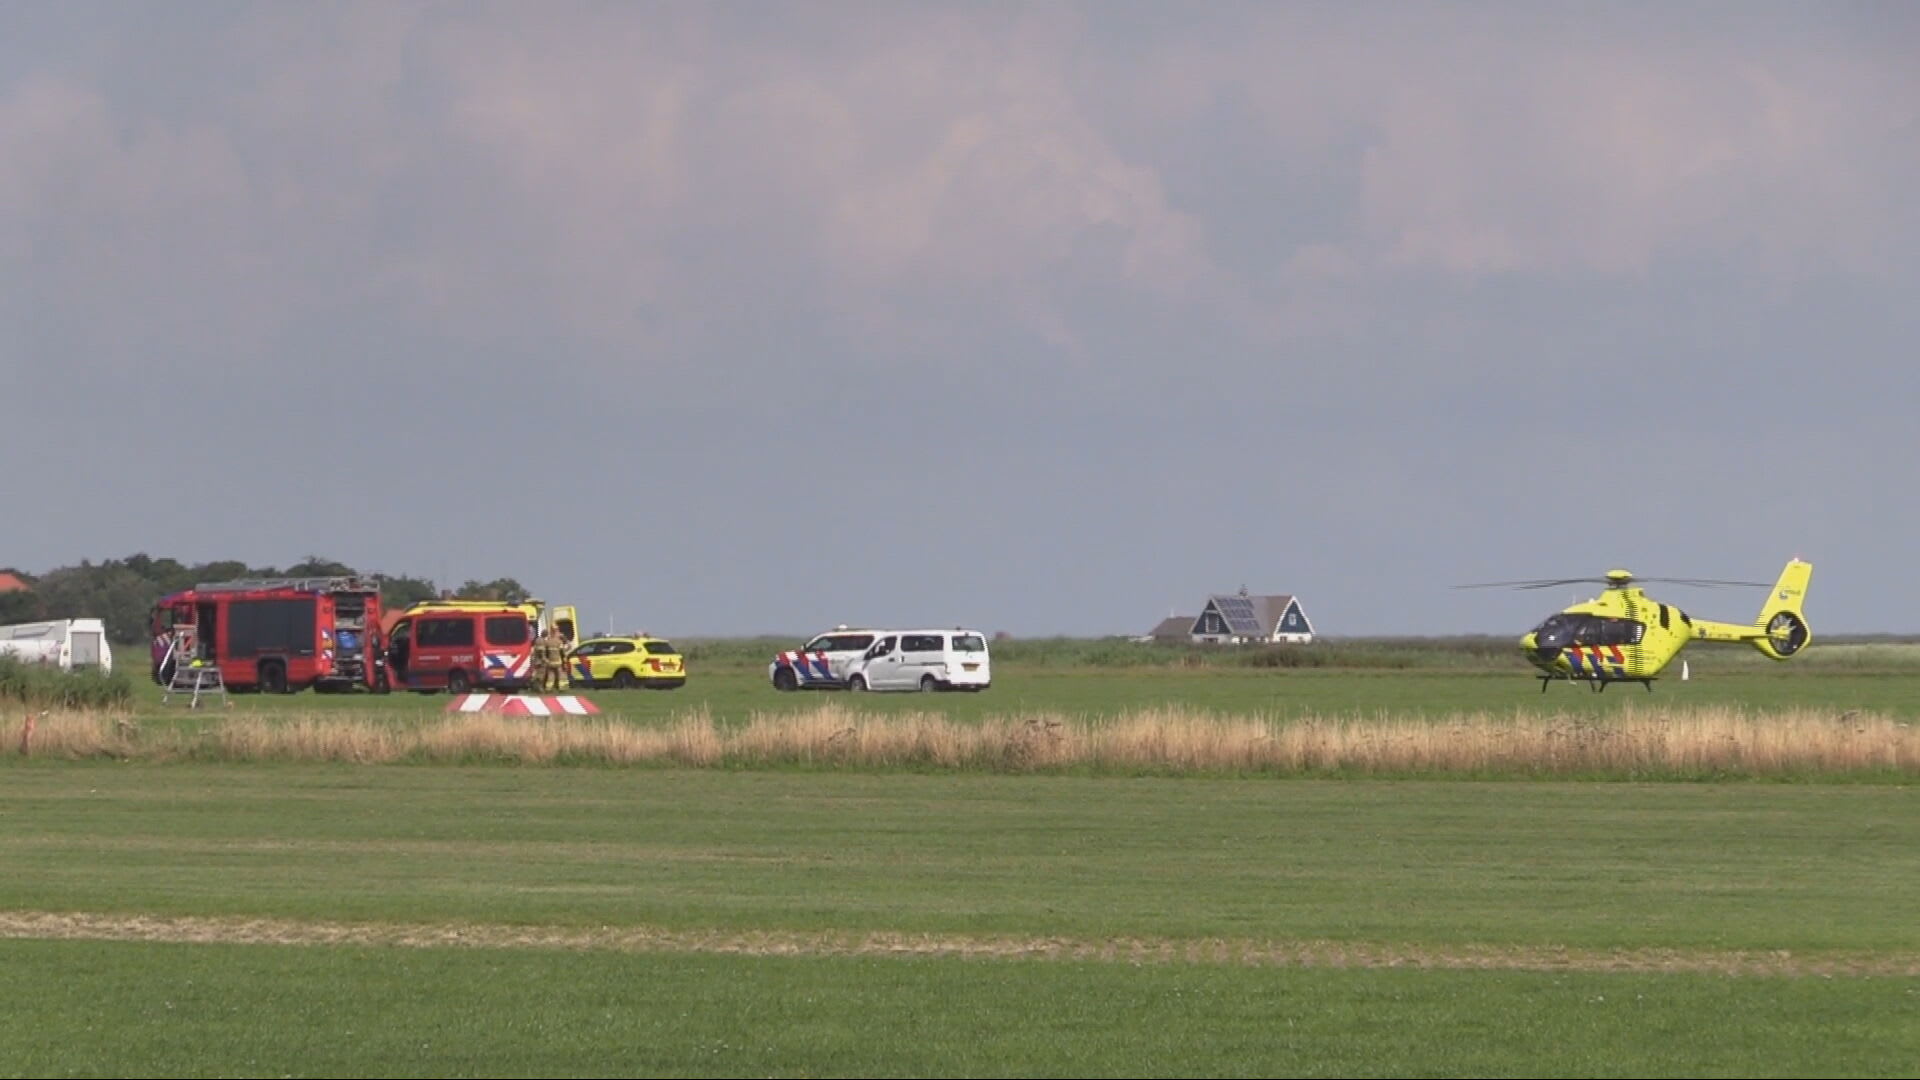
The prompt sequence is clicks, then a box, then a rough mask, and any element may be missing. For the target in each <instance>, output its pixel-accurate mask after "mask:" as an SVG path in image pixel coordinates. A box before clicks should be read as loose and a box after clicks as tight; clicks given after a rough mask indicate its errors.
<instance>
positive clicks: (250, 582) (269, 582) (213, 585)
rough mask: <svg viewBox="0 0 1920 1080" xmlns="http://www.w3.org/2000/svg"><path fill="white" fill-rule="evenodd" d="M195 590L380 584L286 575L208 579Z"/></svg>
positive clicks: (359, 588) (364, 588)
mask: <svg viewBox="0 0 1920 1080" xmlns="http://www.w3.org/2000/svg"><path fill="white" fill-rule="evenodd" d="M193 588H194V591H195V592H242V591H252V590H255V589H292V590H295V591H296V592H379V591H380V586H379V585H377V584H375V583H374V582H373V581H370V580H368V579H367V578H362V577H345V576H338V577H286V578H241V579H239V580H237V581H206V582H202V583H200V584H198V585H195V586H194V587H193Z"/></svg>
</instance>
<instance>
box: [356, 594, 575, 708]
mask: <svg viewBox="0 0 1920 1080" xmlns="http://www.w3.org/2000/svg"><path fill="white" fill-rule="evenodd" d="M540 610H541V609H540V604H539V602H538V601H529V602H527V603H524V604H509V603H506V602H504V601H499V600H423V601H421V602H420V603H418V604H415V605H413V606H412V607H409V608H407V609H406V610H405V611H402V612H400V613H399V614H398V615H397V616H388V623H387V652H386V676H387V678H388V679H389V680H390V681H391V683H392V685H393V688H394V689H396V690H419V691H423V692H430V691H434V690H447V691H451V692H453V693H455V694H464V693H466V692H468V691H469V690H522V689H525V688H526V686H527V684H528V683H529V682H531V681H532V677H533V635H534V631H535V629H536V626H537V625H538V623H539V620H540Z"/></svg>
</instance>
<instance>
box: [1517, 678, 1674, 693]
mask: <svg viewBox="0 0 1920 1080" xmlns="http://www.w3.org/2000/svg"><path fill="white" fill-rule="evenodd" d="M1561 681H1565V682H1583V683H1586V684H1587V689H1589V690H1591V691H1593V692H1594V693H1596V694H1599V693H1604V692H1605V691H1606V689H1607V684H1608V683H1617V682H1637V683H1639V684H1640V685H1641V686H1644V687H1646V688H1647V693H1649V694H1651V693H1653V680H1652V679H1568V678H1566V677H1565V676H1561V675H1542V676H1540V692H1541V693H1543V694H1544V693H1546V692H1547V684H1548V683H1552V682H1561Z"/></svg>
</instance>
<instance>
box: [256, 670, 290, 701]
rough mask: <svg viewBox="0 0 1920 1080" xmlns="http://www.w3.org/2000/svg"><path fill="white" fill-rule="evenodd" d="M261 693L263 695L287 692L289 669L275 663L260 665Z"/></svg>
mask: <svg viewBox="0 0 1920 1080" xmlns="http://www.w3.org/2000/svg"><path fill="white" fill-rule="evenodd" d="M260 692H261V693H263V694H284V693H286V692H287V669H286V667H285V666H284V665H282V664H279V663H275V662H268V663H265V664H261V665H260Z"/></svg>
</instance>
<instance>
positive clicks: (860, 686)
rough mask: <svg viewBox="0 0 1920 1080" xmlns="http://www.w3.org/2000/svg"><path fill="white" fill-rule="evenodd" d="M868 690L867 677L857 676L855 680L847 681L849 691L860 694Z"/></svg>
mask: <svg viewBox="0 0 1920 1080" xmlns="http://www.w3.org/2000/svg"><path fill="white" fill-rule="evenodd" d="M866 688H867V677H866V676H865V675H855V676H854V677H853V678H851V679H848V680H847V689H849V690H851V691H853V692H854V693H856V694H857V693H860V692H861V691H862V690H865V689H866Z"/></svg>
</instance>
